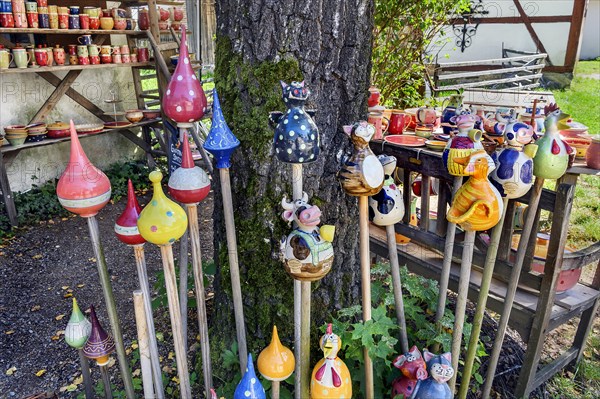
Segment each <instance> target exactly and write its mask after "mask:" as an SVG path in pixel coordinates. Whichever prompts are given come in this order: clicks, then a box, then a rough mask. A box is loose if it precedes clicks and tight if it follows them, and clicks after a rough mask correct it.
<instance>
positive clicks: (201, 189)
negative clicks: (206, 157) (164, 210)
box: [169, 133, 210, 204]
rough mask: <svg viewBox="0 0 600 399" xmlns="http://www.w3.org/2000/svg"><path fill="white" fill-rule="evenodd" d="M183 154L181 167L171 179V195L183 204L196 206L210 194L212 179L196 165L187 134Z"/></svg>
mask: <svg viewBox="0 0 600 399" xmlns="http://www.w3.org/2000/svg"><path fill="white" fill-rule="evenodd" d="M182 152H183V154H182V155H183V159H182V162H181V167H180V168H178V169H176V170H175V171H174V172H173V173H171V177H170V178H169V194H171V196H172V197H173V198H174V199H176V200H177V201H179V202H181V203H183V204H196V203H198V202H200V201H202V200H203V199H204V198H206V196H207V195H208V193H209V192H210V179H209V178H208V175H207V174H206V172H205V171H203V170H202V169H200V168H199V167H197V166H195V165H194V159H193V158H192V151H191V150H190V144H189V141H188V138H187V133H184V134H183V148H182Z"/></svg>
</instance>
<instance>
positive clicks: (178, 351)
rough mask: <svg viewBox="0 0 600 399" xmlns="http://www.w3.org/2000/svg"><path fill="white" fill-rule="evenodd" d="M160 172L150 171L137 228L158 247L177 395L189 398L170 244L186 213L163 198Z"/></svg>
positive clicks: (182, 227) (179, 231) (179, 232)
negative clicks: (146, 201) (146, 200)
mask: <svg viewBox="0 0 600 399" xmlns="http://www.w3.org/2000/svg"><path fill="white" fill-rule="evenodd" d="M161 180H162V173H160V172H159V171H154V172H152V173H150V181H151V182H152V186H153V189H154V193H153V195H152V199H151V200H150V203H149V204H148V205H147V206H146V207H145V208H144V210H143V211H142V213H140V217H139V219H138V223H137V225H138V229H139V231H140V234H141V235H142V237H144V239H145V240H146V241H148V242H150V243H152V244H156V245H159V246H160V252H161V255H162V261H163V270H164V273H165V286H166V288H167V300H168V303H169V315H170V316H171V329H172V330H173V341H174V343H175V357H176V360H177V375H178V376H179V384H180V388H181V393H180V395H181V397H182V398H186V399H191V397H192V392H191V388H190V379H189V378H190V377H189V372H188V364H187V357H186V351H185V347H184V340H183V334H184V332H183V331H182V329H181V312H180V309H179V297H178V296H177V281H176V278H175V262H174V261H173V249H172V247H171V244H172V243H174V242H175V240H177V239H179V238H180V237H181V236H182V235H183V233H184V232H185V230H186V229H187V216H186V214H185V211H184V210H183V209H182V208H181V207H180V206H179V205H177V204H176V203H175V202H173V201H171V200H170V199H168V198H167V196H166V195H165V193H164V192H163V190H162V187H161V184H160V182H161Z"/></svg>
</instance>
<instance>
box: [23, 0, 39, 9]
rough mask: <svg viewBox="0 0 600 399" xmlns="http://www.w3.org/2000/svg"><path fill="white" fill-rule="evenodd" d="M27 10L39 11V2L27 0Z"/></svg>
mask: <svg viewBox="0 0 600 399" xmlns="http://www.w3.org/2000/svg"><path fill="white" fill-rule="evenodd" d="M25 11H26V12H37V3H36V2H35V1H26V2H25Z"/></svg>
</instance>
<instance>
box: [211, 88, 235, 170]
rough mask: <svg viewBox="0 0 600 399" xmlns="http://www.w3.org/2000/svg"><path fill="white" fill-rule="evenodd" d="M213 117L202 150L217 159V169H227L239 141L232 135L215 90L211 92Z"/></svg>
mask: <svg viewBox="0 0 600 399" xmlns="http://www.w3.org/2000/svg"><path fill="white" fill-rule="evenodd" d="M212 111H213V116H212V126H211V128H210V133H209V134H208V137H206V141H205V142H204V149H205V150H206V151H208V152H210V153H211V154H212V155H214V156H215V158H217V168H219V169H222V168H229V167H230V166H231V162H230V161H229V160H230V158H231V154H232V153H233V150H235V149H236V148H237V147H238V146H239V145H240V141H239V140H238V139H237V137H235V136H234V135H233V133H232V132H231V129H229V126H227V122H226V121H225V117H224V116H223V110H222V109H221V102H220V101H219V95H218V94H217V89H214V90H213V110H212Z"/></svg>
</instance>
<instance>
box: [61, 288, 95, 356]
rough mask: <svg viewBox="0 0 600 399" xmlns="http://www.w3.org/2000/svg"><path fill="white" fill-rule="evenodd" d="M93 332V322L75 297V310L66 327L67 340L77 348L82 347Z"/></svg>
mask: <svg viewBox="0 0 600 399" xmlns="http://www.w3.org/2000/svg"><path fill="white" fill-rule="evenodd" d="M91 332H92V323H90V322H89V320H88V319H86V317H85V316H84V315H83V313H82V312H81V310H79V305H77V300H76V299H75V297H73V311H72V312H71V317H70V318H69V322H68V323H67V327H66V328H65V342H66V343H67V344H68V345H69V346H71V347H73V348H76V349H81V348H83V346H84V345H85V343H86V342H87V340H88V338H89V336H90V333H91Z"/></svg>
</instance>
